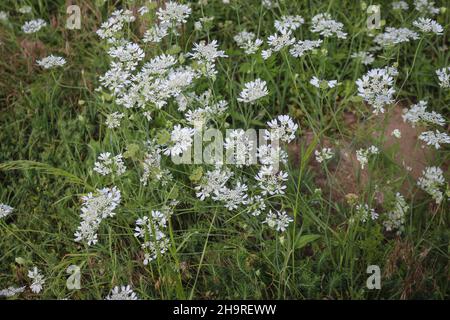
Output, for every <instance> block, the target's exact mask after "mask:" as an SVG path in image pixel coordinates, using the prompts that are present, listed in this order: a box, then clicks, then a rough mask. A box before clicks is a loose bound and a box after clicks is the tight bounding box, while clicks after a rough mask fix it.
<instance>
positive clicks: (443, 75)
mask: <svg viewBox="0 0 450 320" xmlns="http://www.w3.org/2000/svg"><path fill="white" fill-rule="evenodd" d="M436 75H437V76H438V79H439V86H440V87H441V88H443V89H448V88H450V67H445V68H442V69H438V70H436Z"/></svg>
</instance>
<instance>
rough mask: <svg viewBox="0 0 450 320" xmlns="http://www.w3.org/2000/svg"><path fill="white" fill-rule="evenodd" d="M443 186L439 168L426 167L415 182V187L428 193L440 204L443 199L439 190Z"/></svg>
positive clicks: (443, 182) (443, 180) (442, 176)
mask: <svg viewBox="0 0 450 320" xmlns="http://www.w3.org/2000/svg"><path fill="white" fill-rule="evenodd" d="M444 184H445V179H444V175H443V172H442V169H441V168H439V167H427V168H425V170H424V171H423V172H422V177H420V178H419V180H418V181H417V185H418V186H419V187H420V188H421V189H422V190H424V191H425V192H426V193H428V194H429V195H430V196H431V197H432V198H433V199H434V200H435V201H436V204H440V203H441V202H442V200H443V198H444V194H443V192H442V191H441V188H442V187H443V186H444Z"/></svg>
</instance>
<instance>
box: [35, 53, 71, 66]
mask: <svg viewBox="0 0 450 320" xmlns="http://www.w3.org/2000/svg"><path fill="white" fill-rule="evenodd" d="M36 63H37V65H38V66H40V67H42V68H44V69H51V68H55V67H62V66H63V65H65V64H66V60H65V59H64V58H63V57H58V56H54V55H50V56H48V57H45V58H43V59H41V60H37V61H36Z"/></svg>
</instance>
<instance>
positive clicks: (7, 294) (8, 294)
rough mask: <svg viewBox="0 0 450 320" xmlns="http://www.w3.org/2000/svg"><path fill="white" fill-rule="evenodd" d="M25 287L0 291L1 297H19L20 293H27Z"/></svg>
mask: <svg viewBox="0 0 450 320" xmlns="http://www.w3.org/2000/svg"><path fill="white" fill-rule="evenodd" d="M25 288H26V287H25V286H24V287H8V288H6V289H2V290H0V297H5V298H10V297H14V296H15V295H18V294H19V293H22V292H24V291H25Z"/></svg>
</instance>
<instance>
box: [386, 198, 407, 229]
mask: <svg viewBox="0 0 450 320" xmlns="http://www.w3.org/2000/svg"><path fill="white" fill-rule="evenodd" d="M408 210H409V206H408V204H407V203H406V201H405V198H404V197H403V196H402V195H401V194H400V193H398V192H397V194H396V195H395V203H394V207H393V208H392V210H391V211H389V212H388V213H387V214H386V215H387V216H386V220H385V221H383V225H384V228H385V229H386V231H395V230H396V234H397V235H400V234H401V233H402V232H403V230H404V224H405V216H406V213H407V212H408Z"/></svg>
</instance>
